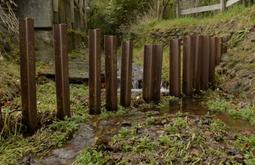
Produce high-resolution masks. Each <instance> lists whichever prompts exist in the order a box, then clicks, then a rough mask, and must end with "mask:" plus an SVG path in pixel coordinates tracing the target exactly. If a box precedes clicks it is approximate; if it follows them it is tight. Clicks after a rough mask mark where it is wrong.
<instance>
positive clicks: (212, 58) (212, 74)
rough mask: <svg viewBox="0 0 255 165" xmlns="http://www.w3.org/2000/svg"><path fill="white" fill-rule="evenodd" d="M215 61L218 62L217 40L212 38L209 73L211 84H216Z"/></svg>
mask: <svg viewBox="0 0 255 165" xmlns="http://www.w3.org/2000/svg"><path fill="white" fill-rule="evenodd" d="M215 60H216V38H215V37H211V38H210V65H209V68H210V71H209V82H210V83H211V84H213V83H214V80H215Z"/></svg>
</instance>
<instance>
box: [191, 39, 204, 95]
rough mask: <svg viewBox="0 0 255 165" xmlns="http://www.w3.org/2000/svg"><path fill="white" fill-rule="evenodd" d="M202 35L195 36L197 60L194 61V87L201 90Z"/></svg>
mask: <svg viewBox="0 0 255 165" xmlns="http://www.w3.org/2000/svg"><path fill="white" fill-rule="evenodd" d="M202 38H203V37H202V36H196V37H195V39H194V40H195V62H194V82H193V85H194V88H195V89H196V90H197V91H199V90H200V89H201V67H202V58H201V56H202V50H203V47H202V45H203V43H202V42H203V40H202Z"/></svg>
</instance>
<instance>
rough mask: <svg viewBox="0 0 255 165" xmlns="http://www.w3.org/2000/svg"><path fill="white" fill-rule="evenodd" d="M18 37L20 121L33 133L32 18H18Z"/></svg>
mask: <svg viewBox="0 0 255 165" xmlns="http://www.w3.org/2000/svg"><path fill="white" fill-rule="evenodd" d="M19 37H20V77H21V100H22V122H23V124H24V125H25V126H27V129H28V132H31V133H33V132H34V131H35V130H36V129H37V125H38V121H37V107H36V79H35V76H36V73H35V53H34V21H33V19H30V18H26V19H24V20H20V22H19Z"/></svg>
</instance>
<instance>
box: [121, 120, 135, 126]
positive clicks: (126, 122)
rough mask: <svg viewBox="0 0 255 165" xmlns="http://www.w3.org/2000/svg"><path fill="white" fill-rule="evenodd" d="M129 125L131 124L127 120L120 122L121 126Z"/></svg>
mask: <svg viewBox="0 0 255 165" xmlns="http://www.w3.org/2000/svg"><path fill="white" fill-rule="evenodd" d="M131 126H132V124H131V122H128V121H124V122H122V123H121V127H131Z"/></svg>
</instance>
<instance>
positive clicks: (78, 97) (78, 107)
mask: <svg viewBox="0 0 255 165" xmlns="http://www.w3.org/2000/svg"><path fill="white" fill-rule="evenodd" d="M70 95H71V109H72V111H73V116H72V118H69V119H66V120H64V121H58V120H56V119H55V117H54V116H55V115H53V114H55V113H56V98H55V97H56V96H55V83H54V82H52V81H49V82H46V83H45V84H41V85H38V91H37V98H38V112H39V113H40V114H41V122H42V123H44V122H47V121H53V124H51V125H49V126H45V127H42V128H41V129H40V130H38V131H37V132H36V133H35V134H34V135H33V136H31V137H28V138H25V137H23V136H22V134H21V132H20V130H15V129H14V130H13V131H10V130H8V128H9V127H10V126H11V125H10V123H12V122H13V121H12V122H11V121H9V122H8V124H9V125H8V124H7V125H6V126H5V128H6V130H5V131H4V132H5V136H6V135H7V134H6V132H8V131H9V133H8V136H7V138H3V137H1V138H0V164H16V163H17V161H18V160H19V159H21V158H22V157H23V156H25V155H28V154H37V156H45V155H46V154H47V153H48V152H49V151H50V149H51V148H54V147H63V145H64V144H66V142H67V141H68V140H69V139H70V138H71V137H72V135H73V134H74V133H75V132H76V131H77V130H78V128H79V125H80V124H81V123H84V122H86V121H88V119H89V118H90V117H89V114H88V108H87V104H86V103H87V101H86V100H87V97H88V88H87V86H85V85H70ZM15 100H16V104H17V105H19V104H20V97H17V98H16V99H15ZM11 110H12V106H11V107H4V113H5V114H8V111H11ZM20 115H21V114H20V113H19V112H17V113H12V114H11V116H9V117H8V118H9V120H12V119H13V118H14V119H15V118H16V117H19V118H20ZM52 117H54V118H52ZM15 122H16V124H18V125H20V120H18V121H15ZM16 129H17V128H16Z"/></svg>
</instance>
